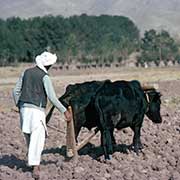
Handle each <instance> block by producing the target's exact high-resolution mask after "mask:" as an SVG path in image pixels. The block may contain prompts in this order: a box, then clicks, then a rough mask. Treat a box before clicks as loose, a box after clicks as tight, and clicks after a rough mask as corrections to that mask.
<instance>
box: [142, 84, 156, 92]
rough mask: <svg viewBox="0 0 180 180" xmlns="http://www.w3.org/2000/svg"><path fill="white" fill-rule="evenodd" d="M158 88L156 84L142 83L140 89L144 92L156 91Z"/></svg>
mask: <svg viewBox="0 0 180 180" xmlns="http://www.w3.org/2000/svg"><path fill="white" fill-rule="evenodd" d="M158 88H159V86H158V84H155V83H153V84H152V83H143V84H142V89H143V90H144V91H146V90H151V89H156V90H157V89H158Z"/></svg>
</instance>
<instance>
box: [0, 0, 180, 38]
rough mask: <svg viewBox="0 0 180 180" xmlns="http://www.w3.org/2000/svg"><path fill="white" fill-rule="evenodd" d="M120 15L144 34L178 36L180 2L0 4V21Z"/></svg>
mask: <svg viewBox="0 0 180 180" xmlns="http://www.w3.org/2000/svg"><path fill="white" fill-rule="evenodd" d="M82 13H86V14H88V15H100V14H109V15H123V16H127V17H130V18H131V19H132V20H133V21H134V22H135V23H136V24H137V26H138V27H139V28H140V30H141V31H142V32H143V31H144V30H148V29H150V28H155V29H166V30H168V31H169V32H171V33H173V34H176V35H177V34H179V32H180V23H179V22H180V0H171V1H170V0H163V1H162V0H133V1H132V0H86V1H84V0H76V1H74V0H68V1H67V0H51V1H50V0H39V1H36V0H28V1H24V0H13V1H12V0H6V1H0V17H1V18H7V17H11V16H20V17H22V18H28V17H34V16H43V15H47V14H52V15H63V16H66V17H67V16H71V15H80V14H82Z"/></svg>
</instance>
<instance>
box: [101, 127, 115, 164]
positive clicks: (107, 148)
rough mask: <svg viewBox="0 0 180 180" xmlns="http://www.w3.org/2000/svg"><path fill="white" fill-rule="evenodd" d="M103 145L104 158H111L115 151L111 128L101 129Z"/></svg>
mask: <svg viewBox="0 0 180 180" xmlns="http://www.w3.org/2000/svg"><path fill="white" fill-rule="evenodd" d="M101 146H102V147H103V150H104V158H105V160H110V159H111V156H110V155H111V154H112V153H113V146H112V140H111V133H110V131H109V130H104V131H101Z"/></svg>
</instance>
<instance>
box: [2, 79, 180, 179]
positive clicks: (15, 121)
mask: <svg viewBox="0 0 180 180" xmlns="http://www.w3.org/2000/svg"><path fill="white" fill-rule="evenodd" d="M73 80H74V81H76V79H72V81H73ZM65 84H66V82H63V83H62V84H55V86H56V88H57V89H56V91H57V92H58V94H60V93H62V92H63V90H64V86H65ZM58 87H59V88H58ZM60 87H61V88H60ZM159 88H160V92H161V93H162V94H163V96H162V109H161V114H162V117H163V122H162V124H153V123H152V122H151V121H150V120H149V119H147V117H145V119H144V123H143V128H142V135H141V140H142V143H143V145H144V149H143V151H142V152H141V153H140V154H139V156H137V155H136V154H135V153H134V152H130V151H128V150H127V148H126V147H127V145H129V144H131V142H132V135H133V134H132V131H131V130H130V129H129V128H127V129H125V130H122V131H115V138H116V142H117V144H118V145H117V148H116V151H115V152H114V154H113V155H112V160H110V161H108V162H104V157H103V156H102V149H101V148H100V146H99V145H100V135H99V134H97V135H96V137H94V138H93V139H92V141H91V143H89V144H88V145H87V146H86V147H84V148H83V149H82V150H81V151H80V152H79V158H78V161H77V163H74V162H73V161H72V160H70V161H67V160H65V136H66V135H65V133H60V132H57V131H55V130H52V129H51V128H49V137H48V138H47V139H46V145H45V148H44V151H43V155H42V162H41V179H42V180H51V179H57V180H71V179H76V180H86V179H87V180H179V179H180V120H179V119H180V109H179V108H180V80H171V81H161V82H159ZM0 103H1V104H0V140H1V143H0V180H14V179H17V180H31V179H33V178H32V176H31V169H30V168H29V167H28V166H27V161H26V146H25V142H24V139H23V135H22V133H21V131H20V128H19V115H18V113H16V112H14V111H13V110H11V108H12V107H13V102H12V97H11V88H9V90H6V88H4V89H3V90H1V91H0ZM49 123H50V124H51V125H53V126H54V127H57V128H60V129H61V130H62V131H64V132H65V131H66V123H65V121H64V120H63V117H62V115H61V114H60V113H59V112H58V111H55V113H54V114H53V117H52V119H51V121H50V122H49ZM86 134H87V130H86V129H82V131H81V134H80V137H79V140H82V139H83V138H84V137H85V136H86Z"/></svg>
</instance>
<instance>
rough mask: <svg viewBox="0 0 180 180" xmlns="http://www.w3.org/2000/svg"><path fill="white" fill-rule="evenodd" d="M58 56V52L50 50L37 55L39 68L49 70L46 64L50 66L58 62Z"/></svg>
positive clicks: (36, 59)
mask: <svg viewBox="0 0 180 180" xmlns="http://www.w3.org/2000/svg"><path fill="white" fill-rule="evenodd" d="M56 60H57V56H56V54H52V53H50V52H43V53H42V54H40V55H38V56H36V58H35V61H36V64H37V66H38V67H39V68H41V69H42V70H44V71H45V72H47V70H46V68H44V66H50V65H53V64H54V63H56Z"/></svg>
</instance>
